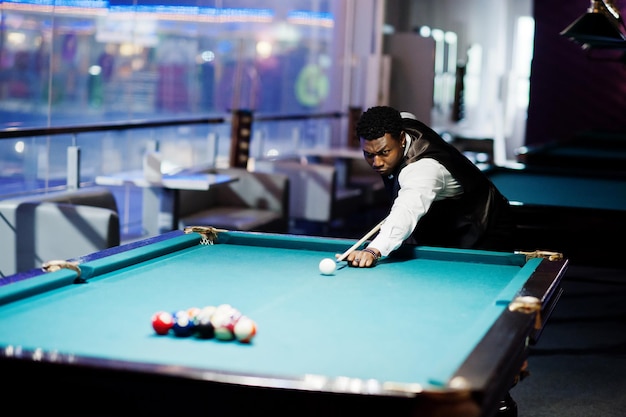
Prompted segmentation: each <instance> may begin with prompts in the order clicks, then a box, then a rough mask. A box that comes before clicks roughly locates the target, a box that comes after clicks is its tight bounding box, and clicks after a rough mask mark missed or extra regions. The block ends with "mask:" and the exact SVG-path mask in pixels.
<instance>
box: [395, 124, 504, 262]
mask: <svg viewBox="0 0 626 417" xmlns="http://www.w3.org/2000/svg"><path fill="white" fill-rule="evenodd" d="M403 124H404V129H405V131H406V133H408V134H409V135H411V137H412V140H411V144H410V146H409V149H408V151H407V152H406V154H405V157H404V159H403V161H402V162H401V163H400V165H399V166H398V167H397V168H396V170H395V171H394V173H393V175H392V176H390V177H386V176H385V177H383V181H384V183H385V187H386V189H387V192H388V193H389V196H390V197H391V200H392V201H393V200H395V198H396V197H397V195H398V191H399V189H400V184H399V182H398V174H399V173H400V171H401V170H402V169H403V168H404V167H405V166H406V165H408V164H410V163H413V162H415V161H418V160H420V159H422V158H432V159H435V160H437V161H438V162H439V163H441V164H442V165H443V166H444V167H446V169H447V170H448V171H450V173H451V174H452V176H453V177H454V178H455V179H456V180H457V181H458V182H459V183H460V184H461V186H462V187H463V193H462V194H461V195H460V196H457V197H454V198H446V199H443V200H439V201H435V202H433V204H432V206H431V208H430V209H429V210H428V212H427V213H426V214H425V215H424V216H423V217H422V218H421V219H420V220H419V222H418V223H417V227H416V228H415V230H414V231H413V234H412V236H410V237H409V238H408V239H407V240H406V241H405V243H408V244H414V245H426V246H438V247H450V248H464V249H470V248H472V249H489V250H504V251H509V250H511V249H512V245H513V240H512V239H513V235H512V233H513V226H512V221H511V219H510V206H509V202H508V200H507V199H506V198H505V197H504V196H503V195H502V194H501V193H500V192H499V191H498V189H497V188H496V187H495V185H493V183H492V182H491V181H490V180H489V178H487V176H486V175H485V174H484V173H483V172H481V171H480V169H479V168H478V167H477V166H476V165H474V163H472V162H471V161H470V160H469V159H468V158H467V157H465V155H463V154H462V153H461V152H459V151H458V150H457V149H456V148H455V147H454V146H452V145H451V144H449V143H448V142H446V141H445V140H443V138H442V137H441V136H439V135H438V134H437V133H436V132H435V131H433V130H432V129H431V128H429V127H428V126H426V125H425V124H423V123H421V122H419V121H417V120H414V119H403Z"/></svg>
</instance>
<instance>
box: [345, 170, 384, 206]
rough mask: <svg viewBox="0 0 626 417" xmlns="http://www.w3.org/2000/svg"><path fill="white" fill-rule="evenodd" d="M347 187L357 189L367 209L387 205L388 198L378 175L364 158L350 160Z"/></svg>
mask: <svg viewBox="0 0 626 417" xmlns="http://www.w3.org/2000/svg"><path fill="white" fill-rule="evenodd" d="M347 184H348V186H349V187H353V188H359V189H360V190H361V191H362V192H363V200H364V202H365V205H366V206H367V207H378V206H380V205H383V204H384V205H388V203H389V196H388V195H387V191H386V190H385V184H384V183H383V179H382V178H381V176H380V174H378V173H377V172H376V171H374V170H373V169H372V167H371V166H370V165H369V164H368V163H367V161H366V160H365V158H359V159H351V160H350V161H349V166H348V172H347Z"/></svg>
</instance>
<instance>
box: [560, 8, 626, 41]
mask: <svg viewBox="0 0 626 417" xmlns="http://www.w3.org/2000/svg"><path fill="white" fill-rule="evenodd" d="M561 35H562V36H565V37H567V38H569V39H571V40H572V41H574V42H577V43H580V44H585V45H588V46H590V47H611V46H612V45H615V46H623V45H624V43H626V36H625V35H624V33H623V32H622V30H621V27H620V23H619V21H618V20H617V19H615V18H614V17H613V16H611V15H609V14H608V13H605V12H602V11H592V12H588V13H585V14H584V15H582V16H580V17H579V18H578V19H576V20H575V21H574V22H573V23H572V24H571V25H569V26H568V27H567V28H565V29H564V30H563V31H562V32H561Z"/></svg>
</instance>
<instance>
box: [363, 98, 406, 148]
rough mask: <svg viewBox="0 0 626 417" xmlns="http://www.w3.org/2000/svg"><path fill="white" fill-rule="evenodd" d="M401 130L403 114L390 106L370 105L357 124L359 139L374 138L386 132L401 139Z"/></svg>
mask: <svg viewBox="0 0 626 417" xmlns="http://www.w3.org/2000/svg"><path fill="white" fill-rule="evenodd" d="M401 132H402V116H401V115H400V112H399V111H398V110H396V109H394V108H393V107H389V106H375V107H370V108H369V109H367V111H365V113H363V114H362V115H361V117H360V118H359V121H358V122H357V124H356V135H357V137H358V138H359V139H365V140H374V139H378V138H380V137H383V136H385V134H386V133H389V134H390V135H391V137H393V138H394V139H399V138H400V133H401Z"/></svg>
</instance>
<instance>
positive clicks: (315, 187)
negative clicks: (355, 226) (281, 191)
mask: <svg viewBox="0 0 626 417" xmlns="http://www.w3.org/2000/svg"><path fill="white" fill-rule="evenodd" d="M251 166H252V167H253V168H252V169H254V171H255V172H273V173H281V174H284V175H287V176H288V177H289V182H290V186H291V191H290V197H289V213H290V217H291V219H293V220H304V221H308V222H316V223H318V224H319V223H323V224H324V225H327V226H330V223H332V222H333V221H335V220H341V219H344V218H346V217H347V216H349V215H350V214H353V213H355V212H357V211H358V210H360V209H361V208H362V207H363V192H362V191H361V190H360V189H359V188H347V187H342V186H340V185H339V183H338V179H337V170H336V168H335V167H334V166H332V165H326V164H317V163H306V160H304V161H301V160H291V159H287V160H283V159H277V160H255V161H254V163H253V164H251Z"/></svg>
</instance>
